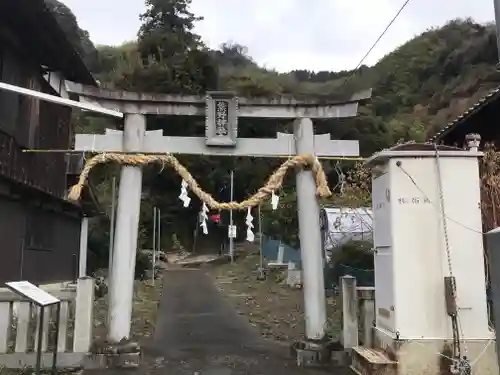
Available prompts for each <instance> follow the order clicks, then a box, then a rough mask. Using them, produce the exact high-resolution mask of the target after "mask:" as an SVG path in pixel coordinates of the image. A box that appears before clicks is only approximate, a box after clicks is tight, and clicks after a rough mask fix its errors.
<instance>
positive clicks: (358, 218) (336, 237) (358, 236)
mask: <svg viewBox="0 0 500 375" xmlns="http://www.w3.org/2000/svg"><path fill="white" fill-rule="evenodd" d="M320 218H321V227H322V236H323V248H324V250H331V249H333V248H335V247H338V246H340V245H342V244H344V243H346V242H348V241H352V240H355V241H372V238H373V215H372V210H371V208H364V207H362V208H349V207H324V208H322V209H321V212H320Z"/></svg>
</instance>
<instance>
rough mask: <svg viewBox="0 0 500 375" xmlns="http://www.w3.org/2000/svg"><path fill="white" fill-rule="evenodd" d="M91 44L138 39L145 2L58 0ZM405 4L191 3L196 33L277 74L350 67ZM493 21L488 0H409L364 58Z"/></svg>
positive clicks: (371, 0) (378, 0)
mask: <svg viewBox="0 0 500 375" xmlns="http://www.w3.org/2000/svg"><path fill="white" fill-rule="evenodd" d="M62 1H63V2H64V3H65V4H66V5H67V6H69V7H70V8H71V10H72V11H73V13H75V15H76V17H77V19H78V23H79V25H80V27H81V28H83V29H85V30H87V31H88V32H89V33H90V37H91V39H92V41H93V42H94V43H95V44H108V45H116V44H121V43H123V42H125V41H129V40H133V39H135V37H136V34H137V30H138V29H139V26H140V21H139V14H140V13H141V12H142V11H143V10H144V0H113V1H111V0H62ZM403 2H404V0H252V1H246V0H245V1H244V0H193V2H192V11H193V12H194V13H195V14H196V15H199V16H203V17H204V20H203V21H201V22H199V23H198V25H197V27H196V31H197V33H199V34H200V35H201V36H202V38H203V40H204V41H205V43H206V44H207V45H209V46H210V47H212V48H217V47H218V46H220V44H221V43H223V42H227V41H233V42H237V43H239V44H243V45H245V46H247V47H248V50H249V54H250V55H251V56H252V57H253V58H254V59H255V60H256V61H257V62H258V63H259V64H261V65H265V66H267V67H268V68H274V69H277V70H278V71H289V70H292V69H308V70H315V71H318V70H333V71H338V70H342V69H352V68H354V67H355V66H356V65H357V63H358V62H359V60H360V59H361V58H362V57H363V55H364V54H365V53H366V52H367V50H368V49H369V48H370V46H371V45H372V44H373V43H374V42H375V40H376V39H377V37H378V36H379V35H380V33H381V32H382V31H383V30H384V28H385V27H386V26H387V24H388V23H389V21H390V20H391V19H392V18H393V17H394V15H395V14H396V12H397V11H398V10H399V8H400V7H401V5H402V4H403ZM465 17H472V18H473V19H474V20H476V21H478V22H490V21H493V18H494V11H493V0H474V1H472V0H411V1H410V3H409V4H408V5H407V7H406V8H405V10H404V11H403V12H402V13H401V15H400V16H399V18H398V19H397V20H396V22H395V23H394V24H393V25H392V27H391V28H390V29H389V31H388V32H387V34H386V35H385V37H384V38H383V39H382V41H381V42H380V43H379V44H378V45H377V47H376V48H375V50H374V51H373V52H372V54H371V55H370V56H369V58H368V59H367V60H366V63H368V64H370V65H371V64H373V63H375V62H376V61H377V60H378V59H380V58H381V57H383V56H384V55H385V54H387V53H388V52H390V51H392V50H393V49H394V48H396V47H397V46H399V45H401V44H402V43H404V42H405V41H407V40H408V39H410V38H412V37H413V36H414V35H417V34H419V33H421V32H423V31H425V30H426V29H428V28H429V27H432V26H440V25H443V24H444V23H445V22H446V21H448V20H450V19H454V18H465Z"/></svg>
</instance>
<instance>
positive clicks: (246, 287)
mask: <svg viewBox="0 0 500 375" xmlns="http://www.w3.org/2000/svg"><path fill="white" fill-rule="evenodd" d="M258 263H259V257H258V256H257V255H248V256H246V257H244V258H240V259H238V260H237V261H236V262H235V263H234V264H224V265H220V266H218V267H216V268H214V269H213V273H214V277H215V280H216V285H217V287H218V288H219V290H220V291H221V292H223V293H224V295H225V296H226V297H227V298H228V299H229V301H230V302H231V303H232V304H233V305H234V306H235V308H236V309H237V310H238V312H239V313H240V314H242V315H245V316H246V317H247V318H248V320H249V322H250V324H252V325H253V326H255V327H256V328H257V329H259V331H260V332H261V334H262V336H263V337H266V338H271V339H274V340H278V341H285V342H291V341H294V340H297V339H300V338H301V337H303V335H304V309H303V291H302V290H300V289H292V288H290V287H288V286H287V285H286V284H285V283H283V279H284V276H283V272H279V271H275V272H273V273H271V274H270V275H269V276H268V278H267V280H264V281H259V280H257V275H256V273H255V270H256V269H257V266H258ZM327 300H328V301H327V302H328V304H327V313H328V317H329V319H328V324H329V333H330V334H331V335H332V336H333V337H335V338H336V337H338V335H339V331H340V314H341V311H340V308H339V307H338V306H339V304H340V301H339V300H338V298H336V297H329V298H328V299H327Z"/></svg>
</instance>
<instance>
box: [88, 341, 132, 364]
mask: <svg viewBox="0 0 500 375" xmlns="http://www.w3.org/2000/svg"><path fill="white" fill-rule="evenodd" d="M91 352H92V353H91V355H90V360H89V361H87V363H86V364H85V366H84V367H85V368H137V367H139V364H140V359H141V348H140V347H139V345H138V344H137V343H135V342H131V341H123V342H120V343H117V344H113V343H109V342H106V341H105V342H100V343H99V342H96V343H94V344H93V345H92V348H91Z"/></svg>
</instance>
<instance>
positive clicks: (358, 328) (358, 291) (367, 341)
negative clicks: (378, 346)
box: [340, 276, 375, 349]
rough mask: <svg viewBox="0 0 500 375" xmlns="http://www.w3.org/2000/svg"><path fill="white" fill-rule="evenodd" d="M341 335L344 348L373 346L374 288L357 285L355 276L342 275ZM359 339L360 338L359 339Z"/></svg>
mask: <svg viewBox="0 0 500 375" xmlns="http://www.w3.org/2000/svg"><path fill="white" fill-rule="evenodd" d="M340 280H341V296H342V335H341V341H342V344H343V346H344V349H351V348H353V347H355V346H359V345H360V343H362V344H363V346H365V347H368V348H370V347H372V346H373V322H374V320H375V288H374V287H357V286H356V278H355V277H353V276H342V277H341V278H340ZM360 339H361V340H360Z"/></svg>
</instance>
